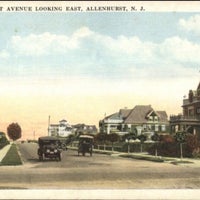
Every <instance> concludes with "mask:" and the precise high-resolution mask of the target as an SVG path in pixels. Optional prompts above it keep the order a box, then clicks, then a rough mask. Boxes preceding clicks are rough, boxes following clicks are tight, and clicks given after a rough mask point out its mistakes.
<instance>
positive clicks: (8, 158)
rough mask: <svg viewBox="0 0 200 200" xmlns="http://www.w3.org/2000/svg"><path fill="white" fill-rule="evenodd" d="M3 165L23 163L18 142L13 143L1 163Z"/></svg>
mask: <svg viewBox="0 0 200 200" xmlns="http://www.w3.org/2000/svg"><path fill="white" fill-rule="evenodd" d="M0 164H1V165H22V160H21V157H20V155H19V153H18V150H17V146H16V144H12V145H11V147H10V149H9V150H8V152H7V154H6V155H5V157H4V158H3V160H2V161H1V163H0Z"/></svg>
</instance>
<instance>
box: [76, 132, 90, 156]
mask: <svg viewBox="0 0 200 200" xmlns="http://www.w3.org/2000/svg"><path fill="white" fill-rule="evenodd" d="M93 141H94V137H93V136H90V135H80V136H79V143H78V156H79V154H80V153H81V154H82V155H83V156H85V154H86V153H89V154H90V156H92V150H93Z"/></svg>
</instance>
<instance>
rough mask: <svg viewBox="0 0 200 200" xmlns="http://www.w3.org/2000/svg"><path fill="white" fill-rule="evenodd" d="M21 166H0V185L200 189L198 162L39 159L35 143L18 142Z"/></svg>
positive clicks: (69, 156) (71, 155)
mask: <svg viewBox="0 0 200 200" xmlns="http://www.w3.org/2000/svg"><path fill="white" fill-rule="evenodd" d="M19 150H20V152H21V156H22V159H23V161H24V165H23V166H2V167H0V177H1V182H0V187H1V188H31V189H42V188H45V189H48V188H49V189H71V188H73V189H97V188H99V189H155V188H156V189H161V188H162V189H180V188H192V189H199V188H200V165H199V164H198V163H195V164H194V163H190V164H180V165H174V164H171V163H156V162H150V161H142V160H135V159H130V158H120V157H117V156H108V155H103V154H94V155H93V156H92V157H90V156H89V155H86V156H85V157H83V156H78V155H77V152H76V151H72V150H68V151H64V152H63V157H62V161H61V162H59V161H54V160H53V161H49V160H47V161H44V162H39V160H38V157H37V144H31V143H24V144H20V145H19Z"/></svg>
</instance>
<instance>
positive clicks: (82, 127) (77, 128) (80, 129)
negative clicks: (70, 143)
mask: <svg viewBox="0 0 200 200" xmlns="http://www.w3.org/2000/svg"><path fill="white" fill-rule="evenodd" d="M72 127H73V133H74V134H75V135H81V134H90V135H95V134H97V128H96V126H95V125H86V124H76V125H73V126H72Z"/></svg>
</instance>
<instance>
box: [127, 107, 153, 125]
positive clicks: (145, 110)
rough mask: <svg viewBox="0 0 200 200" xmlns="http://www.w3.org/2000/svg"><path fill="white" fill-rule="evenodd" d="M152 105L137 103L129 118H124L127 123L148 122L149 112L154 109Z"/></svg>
mask: <svg viewBox="0 0 200 200" xmlns="http://www.w3.org/2000/svg"><path fill="white" fill-rule="evenodd" d="M152 110H153V109H152V107H151V105H137V106H135V107H134V108H133V109H132V111H131V112H130V114H129V115H128V116H127V118H126V119H125V120H124V123H125V124H133V123H145V122H147V118H146V116H147V114H149V113H150V112H151V111H152Z"/></svg>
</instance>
